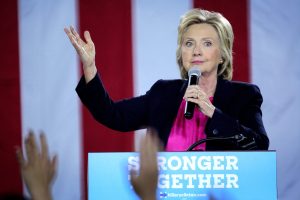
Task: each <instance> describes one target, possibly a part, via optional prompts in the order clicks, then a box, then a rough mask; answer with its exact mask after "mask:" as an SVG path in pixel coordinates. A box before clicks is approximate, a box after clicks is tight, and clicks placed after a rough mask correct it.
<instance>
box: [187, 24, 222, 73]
mask: <svg viewBox="0 0 300 200" xmlns="http://www.w3.org/2000/svg"><path fill="white" fill-rule="evenodd" d="M181 56H182V63H183V67H184V69H185V70H186V71H189V69H190V68H191V67H193V66H198V67H199V68H200V71H201V73H202V75H203V76H210V75H214V76H217V72H218V65H219V64H220V63H221V62H222V60H221V50H220V40H219V37H218V34H217V32H216V30H215V29H214V28H213V27H212V26H211V25H209V24H194V25H191V26H190V27H189V28H188V29H187V31H186V32H185V33H184V34H183V42H182V45H181Z"/></svg>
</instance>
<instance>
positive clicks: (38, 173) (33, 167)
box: [16, 131, 57, 200]
mask: <svg viewBox="0 0 300 200" xmlns="http://www.w3.org/2000/svg"><path fill="white" fill-rule="evenodd" d="M40 143H41V145H40V149H39V148H38V145H37V143H36V139H35V136H34V134H33V132H32V131H30V132H29V135H28V136H27V137H26V139H25V152H26V158H27V159H25V157H24V155H23V152H22V150H21V148H20V147H17V149H16V154H17V159H18V161H19V166H20V171H21V175H22V178H23V179H24V182H25V185H26V187H27V189H28V191H29V193H30V195H31V197H32V199H34V200H51V199H52V194H51V186H52V182H53V180H54V177H55V174H56V168H57V156H54V157H53V158H52V159H51V158H50V157H49V154H48V145H47V141H46V137H45V135H44V134H43V133H42V134H40Z"/></svg>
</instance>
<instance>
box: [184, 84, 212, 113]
mask: <svg viewBox="0 0 300 200" xmlns="http://www.w3.org/2000/svg"><path fill="white" fill-rule="evenodd" d="M183 98H184V99H185V100H186V101H189V102H193V103H195V104H196V105H198V107H199V110H200V111H201V112H202V113H203V114H204V115H206V116H208V117H209V118H211V117H212V116H213V114H214V112H215V106H214V105H213V104H212V103H211V102H210V100H209V97H208V96H207V94H206V93H205V92H204V91H203V90H202V89H201V88H200V87H199V85H190V86H188V87H187V89H186V91H185V94H184V96H183Z"/></svg>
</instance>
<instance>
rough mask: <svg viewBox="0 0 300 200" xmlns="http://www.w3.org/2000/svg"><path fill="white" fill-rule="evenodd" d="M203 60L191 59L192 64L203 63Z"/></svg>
mask: <svg viewBox="0 0 300 200" xmlns="http://www.w3.org/2000/svg"><path fill="white" fill-rule="evenodd" d="M203 63H204V62H203V61H201V60H195V61H192V64H193V65H201V64H203Z"/></svg>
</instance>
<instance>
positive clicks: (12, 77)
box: [0, 0, 22, 194]
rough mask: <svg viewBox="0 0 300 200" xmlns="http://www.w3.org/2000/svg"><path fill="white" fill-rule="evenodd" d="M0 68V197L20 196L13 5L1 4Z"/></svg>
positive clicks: (16, 44)
mask: <svg viewBox="0 0 300 200" xmlns="http://www.w3.org/2000/svg"><path fill="white" fill-rule="evenodd" d="M0 24H1V26H0V27H1V28H0V29H1V30H0V32H1V38H2V40H1V41H2V42H1V45H2V46H1V54H0V60H1V65H2V66H1V67H0V91H1V96H0V99H1V100H0V101H1V103H0V122H1V137H2V138H1V140H0V158H1V168H0V169H1V170H0V177H1V182H0V193H1V194H3V193H8V192H11V193H22V182H21V178H20V174H19V167H18V164H17V160H16V156H15V149H14V146H16V145H18V146H20V144H21V137H22V134H21V111H20V80H19V79H20V75H19V49H18V48H19V47H18V45H19V44H18V7H17V1H16V0H12V1H5V2H2V5H1V10H0Z"/></svg>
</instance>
